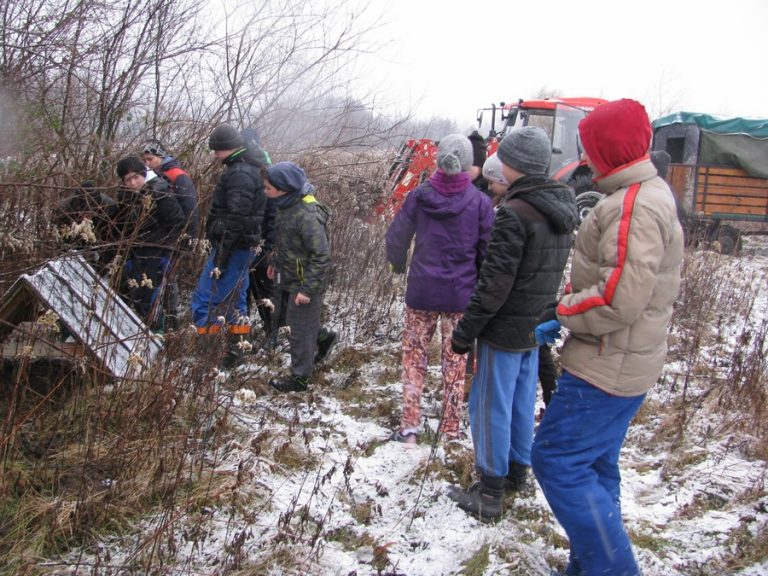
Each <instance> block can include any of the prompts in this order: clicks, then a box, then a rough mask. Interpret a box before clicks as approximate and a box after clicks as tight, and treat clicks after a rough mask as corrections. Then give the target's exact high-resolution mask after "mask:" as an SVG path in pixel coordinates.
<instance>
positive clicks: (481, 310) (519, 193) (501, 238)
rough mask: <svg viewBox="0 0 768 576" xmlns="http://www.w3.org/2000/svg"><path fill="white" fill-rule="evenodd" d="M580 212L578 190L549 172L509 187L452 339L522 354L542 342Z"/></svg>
mask: <svg viewBox="0 0 768 576" xmlns="http://www.w3.org/2000/svg"><path fill="white" fill-rule="evenodd" d="M577 223H578V215H577V211H576V200H575V198H574V194H573V191H572V190H571V189H570V188H569V187H567V186H564V185H562V184H560V183H558V182H556V181H555V180H552V179H550V178H548V177H546V176H538V175H537V176H524V177H523V178H520V179H519V180H517V181H516V182H514V183H513V184H512V186H510V188H509V190H508V191H507V193H506V194H505V196H504V197H503V198H502V200H501V202H500V204H499V208H498V210H497V212H496V219H495V221H494V223H493V230H492V231H491V241H490V243H489V244H488V251H487V253H486V255H485V260H484V261H483V266H482V268H481V269H480V278H479V280H478V283H477V287H476V288H475V291H474V293H473V294H472V298H471V299H470V302H469V305H468V306H467V309H466V311H465V312H464V317H463V318H462V319H461V321H460V322H459V324H458V326H457V327H456V329H455V330H454V333H453V339H454V340H455V341H456V342H457V343H458V344H460V345H462V346H465V347H468V346H469V345H470V344H471V343H472V341H473V340H475V339H476V338H482V339H483V340H485V341H487V342H488V343H489V344H491V345H492V346H494V347H496V348H500V349H502V350H507V351H513V352H519V351H525V350H532V349H534V348H536V347H537V346H538V345H537V344H536V340H535V338H534V334H533V331H534V328H535V327H536V325H537V324H538V321H539V315H540V314H541V312H542V311H543V310H544V308H545V307H546V306H547V305H548V304H551V303H552V302H553V301H554V300H555V297H556V295H557V290H558V288H559V287H560V280H561V278H562V274H563V268H564V267H565V263H566V261H567V260H568V255H569V252H570V248H571V245H572V243H573V232H574V231H575V230H576V226H577Z"/></svg>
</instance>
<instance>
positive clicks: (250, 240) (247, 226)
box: [205, 148, 267, 267]
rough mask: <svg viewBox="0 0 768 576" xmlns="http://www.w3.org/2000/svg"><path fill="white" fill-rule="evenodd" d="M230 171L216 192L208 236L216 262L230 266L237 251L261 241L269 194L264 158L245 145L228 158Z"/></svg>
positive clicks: (221, 265) (228, 170)
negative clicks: (255, 154)
mask: <svg viewBox="0 0 768 576" xmlns="http://www.w3.org/2000/svg"><path fill="white" fill-rule="evenodd" d="M224 166H226V170H225V171H224V173H223V174H222V175H221V176H220V177H219V181H218V182H217V183H216V189H215V190H214V191H213V201H212V203H211V208H210V210H209V212H208V218H207V219H206V225H205V230H206V236H207V238H208V240H210V242H211V244H212V245H213V247H214V248H215V249H216V265H217V266H220V267H223V266H226V265H227V262H228V261H229V257H230V256H231V255H232V253H233V252H234V251H235V250H248V249H249V248H251V247H253V246H257V245H258V244H259V242H260V241H261V222H262V220H263V218H264V209H265V207H266V204H267V197H266V195H265V194H264V183H263V181H262V179H261V167H262V166H263V164H262V162H261V160H260V159H259V158H257V157H255V156H254V155H253V154H251V153H250V152H249V151H248V150H246V149H245V148H241V149H240V150H238V151H236V152H234V153H232V154H231V155H230V156H228V157H227V158H225V159H224Z"/></svg>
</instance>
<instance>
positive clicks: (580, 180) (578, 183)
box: [567, 168, 595, 196]
mask: <svg viewBox="0 0 768 576" xmlns="http://www.w3.org/2000/svg"><path fill="white" fill-rule="evenodd" d="M580 170H582V171H581V172H578V173H574V175H573V176H572V177H571V178H570V180H568V182H567V184H568V186H570V187H571V188H573V191H574V193H575V194H576V196H578V195H579V194H581V193H582V192H589V191H591V190H594V189H595V183H594V182H592V171H591V170H589V169H588V168H587V169H586V170H587V171H586V172H584V171H583V169H581V168H580Z"/></svg>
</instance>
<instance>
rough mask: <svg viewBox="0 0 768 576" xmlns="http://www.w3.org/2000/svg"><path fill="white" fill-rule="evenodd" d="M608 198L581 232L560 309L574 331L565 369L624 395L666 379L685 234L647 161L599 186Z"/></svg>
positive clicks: (664, 186) (564, 352) (663, 186)
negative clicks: (663, 375) (669, 330)
mask: <svg viewBox="0 0 768 576" xmlns="http://www.w3.org/2000/svg"><path fill="white" fill-rule="evenodd" d="M597 187H598V189H599V190H600V191H601V192H603V193H604V194H606V196H605V197H604V198H603V199H601V200H600V202H598V203H597V205H596V206H595V207H594V208H593V209H592V211H591V212H590V213H589V214H588V215H587V217H586V218H585V220H584V222H583V223H582V225H581V228H580V229H579V234H578V237H577V239H576V246H575V250H574V255H573V262H572V264H571V280H570V283H571V293H570V294H567V295H565V296H564V297H563V298H562V300H561V301H560V303H559V305H558V307H557V317H558V319H559V320H560V323H561V324H562V325H563V326H564V327H566V328H568V329H569V330H570V334H569V336H568V338H567V339H566V341H565V344H564V346H563V350H562V353H561V355H560V359H561V362H562V365H563V367H564V368H565V369H566V370H568V371H569V372H571V373H572V374H574V375H575V376H578V377H579V378H582V379H583V380H586V381H587V382H589V383H590V384H592V385H594V386H597V387H598V388H600V389H601V390H604V391H605V392H607V393H609V394H614V395H617V396H639V395H640V394H644V393H645V392H647V391H648V389H650V387H651V386H652V385H653V384H654V382H656V380H657V379H658V378H659V376H660V375H661V371H662V368H663V366H664V361H665V359H666V355H667V341H666V339H667V327H668V325H669V320H670V318H671V316H672V305H673V303H674V301H675V299H676V298H677V294H678V292H679V289H680V265H681V261H682V257H683V232H682V228H681V226H680V222H679V221H678V219H677V212H676V207H675V200H674V197H673V194H672V192H671V191H670V189H669V186H667V184H666V182H665V181H664V180H662V179H661V178H660V177H659V176H658V175H657V173H656V168H655V167H654V166H653V164H652V163H651V161H650V159H649V158H648V156H645V157H644V158H641V159H640V160H639V161H635V162H633V163H630V164H628V165H626V166H624V167H623V168H622V169H619V170H618V171H616V170H614V171H613V172H612V173H611V174H609V175H608V176H607V177H605V178H603V179H601V180H599V181H598V182H597Z"/></svg>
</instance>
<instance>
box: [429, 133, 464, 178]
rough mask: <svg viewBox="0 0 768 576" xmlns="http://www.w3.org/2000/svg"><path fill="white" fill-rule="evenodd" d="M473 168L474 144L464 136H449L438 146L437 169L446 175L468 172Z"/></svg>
mask: <svg viewBox="0 0 768 576" xmlns="http://www.w3.org/2000/svg"><path fill="white" fill-rule="evenodd" d="M470 166H472V143H471V142H470V141H469V138H467V137H466V136H464V135H463V134H449V135H448V136H446V137H445V138H443V139H442V140H440V143H439V144H438V145H437V167H438V168H440V170H442V171H443V172H445V173H446V174H459V173H460V172H466V171H467V170H469V167H470Z"/></svg>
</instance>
